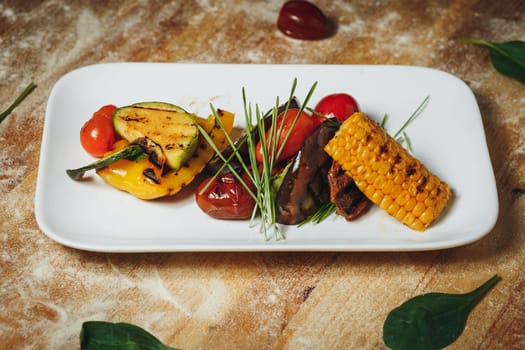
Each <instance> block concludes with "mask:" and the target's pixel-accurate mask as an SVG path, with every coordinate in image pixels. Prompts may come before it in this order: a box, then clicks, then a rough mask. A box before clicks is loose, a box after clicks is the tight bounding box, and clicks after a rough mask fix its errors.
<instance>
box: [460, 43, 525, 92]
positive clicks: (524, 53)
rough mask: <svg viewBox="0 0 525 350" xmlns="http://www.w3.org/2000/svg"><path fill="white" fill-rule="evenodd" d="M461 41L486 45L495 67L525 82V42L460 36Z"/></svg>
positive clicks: (502, 72)
mask: <svg viewBox="0 0 525 350" xmlns="http://www.w3.org/2000/svg"><path fill="white" fill-rule="evenodd" d="M459 40H460V41H462V42H464V43H469V44H475V45H480V46H483V47H486V48H487V49H488V50H489V53H490V59H491V60H492V65H493V66H494V68H495V69H496V70H497V71H498V72H500V73H501V74H504V75H506V76H508V77H510V78H513V79H516V80H517V81H519V82H521V83H523V84H525V42H523V41H519V40H514V41H507V42H503V43H494V42H490V41H485V40H480V39H473V38H460V39H459Z"/></svg>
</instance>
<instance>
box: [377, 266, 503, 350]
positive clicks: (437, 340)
mask: <svg viewBox="0 0 525 350" xmlns="http://www.w3.org/2000/svg"><path fill="white" fill-rule="evenodd" d="M500 279H501V278H500V277H499V276H498V275H494V276H493V277H492V278H490V279H489V280H488V281H486V282H485V283H483V284H482V285H481V286H479V287H478V288H476V289H475V290H473V291H472V292H470V293H466V294H446V293H428V294H423V295H418V296H416V297H414V298H411V299H409V300H408V301H406V302H405V303H403V304H401V306H399V307H397V308H395V309H393V310H392V311H391V312H390V313H389V314H388V316H387V318H386V320H385V323H384V325H383V341H384V342H385V344H386V345H387V346H388V347H390V348H391V349H394V350H402V349H411V350H418V349H424V350H432V349H436V350H437V349H442V348H444V347H446V346H448V345H450V344H452V343H453V342H454V341H455V340H456V339H457V338H458V337H459V336H460V335H461V333H462V332H463V329H464V328H465V324H466V322H467V317H468V315H469V313H470V311H471V310H472V309H473V308H474V306H476V304H477V303H478V301H479V300H480V299H481V297H482V296H483V295H484V294H485V293H487V292H488V291H489V289H490V288H492V287H493V286H494V285H495V284H496V283H497V282H498V281H499V280H500Z"/></svg>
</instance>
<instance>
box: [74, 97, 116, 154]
mask: <svg viewBox="0 0 525 350" xmlns="http://www.w3.org/2000/svg"><path fill="white" fill-rule="evenodd" d="M115 108H116V107H115V106H112V105H107V106H104V107H102V108H100V109H99V110H98V111H97V112H95V113H94V114H93V116H92V117H91V118H90V119H89V120H88V121H87V122H86V123H85V124H84V126H82V129H80V143H81V144H82V147H84V149H85V150H86V152H88V153H89V154H91V155H92V156H94V157H97V158H100V157H102V156H103V155H104V153H106V152H107V151H109V150H111V148H112V147H113V144H114V143H115V130H114V129H113V121H112V117H111V116H112V113H113V111H114V110H115Z"/></svg>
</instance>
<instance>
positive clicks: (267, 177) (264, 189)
mask: <svg viewBox="0 0 525 350" xmlns="http://www.w3.org/2000/svg"><path fill="white" fill-rule="evenodd" d="M316 86H317V83H314V84H313V85H312V87H311V88H310V90H309V91H308V94H307V96H306V97H305V99H304V103H303V104H302V106H301V107H300V108H299V112H298V113H297V115H296V117H295V118H294V120H293V121H292V124H291V127H290V128H289V129H288V131H287V133H286V134H284V138H283V142H282V143H281V144H280V146H279V147H275V145H279V143H278V142H277V140H280V139H281V136H282V133H283V131H284V124H285V123H278V122H277V116H278V110H279V106H280V103H279V98H278V97H277V99H276V103H275V106H274V107H273V108H272V111H271V124H270V127H269V128H266V127H265V123H264V119H265V117H266V114H263V113H261V111H260V109H259V106H258V105H255V111H254V109H253V108H252V104H251V103H250V102H248V99H247V97H246V90H245V89H244V88H243V89H242V98H243V106H244V117H245V124H246V128H245V132H246V137H245V142H247V145H248V147H247V148H248V156H249V157H248V159H249V160H248V162H246V161H245V160H244V159H243V158H242V157H241V155H240V154H239V148H240V147H241V146H242V145H236V144H235V143H234V141H233V140H232V139H231V137H229V135H228V136H227V138H226V139H227V141H228V145H229V147H230V148H231V150H232V154H231V155H230V156H229V157H228V158H227V157H226V156H224V155H223V154H222V152H221V151H220V150H219V149H218V147H217V146H216V145H215V144H214V143H213V141H212V140H211V139H210V138H208V137H206V135H203V136H204V137H205V138H206V141H207V142H208V143H209V144H210V146H211V147H212V148H213V150H214V151H215V152H216V153H217V155H218V157H219V158H220V159H221V160H222V161H223V162H224V165H223V166H222V167H221V168H220V169H218V170H217V172H216V173H215V175H214V177H216V176H218V175H219V174H220V172H221V171H222V170H223V169H224V168H225V167H226V168H228V170H229V171H230V172H231V173H232V174H233V175H234V176H235V178H236V179H237V180H238V181H239V182H240V184H241V185H242V186H243V187H244V188H245V189H246V191H247V192H248V194H249V195H250V196H251V197H252V198H253V200H254V201H255V207H254V212H253V215H252V219H251V222H250V226H253V225H254V224H255V219H256V216H257V214H259V217H260V222H259V227H260V232H261V233H262V234H263V235H264V236H265V238H266V239H270V238H272V237H273V238H274V239H276V240H280V239H284V235H283V233H282V231H281V229H280V227H279V225H278V223H277V222H276V212H275V186H274V181H275V175H274V167H275V165H276V163H277V159H278V158H279V155H280V154H281V153H282V151H283V149H284V145H285V144H286V141H287V140H288V138H289V137H290V135H291V132H292V130H293V127H294V126H295V124H296V122H297V120H298V119H299V116H300V115H301V113H302V111H303V110H304V106H306V105H307V103H308V101H309V100H310V98H311V96H312V94H313V92H314V90H315V87H316ZM296 87H297V79H294V81H293V84H292V88H291V90H290V95H289V97H288V100H287V101H288V102H287V103H286V105H285V109H284V111H283V112H284V113H285V114H286V113H287V111H288V108H289V106H290V103H291V101H293V98H294V96H295V90H296ZM211 110H212V113H213V114H214V115H215V114H216V109H215V108H214V107H213V106H211ZM219 126H220V127H221V128H223V126H222V124H221V123H219ZM253 136H257V138H256V137H253ZM255 139H258V140H259V142H260V144H261V153H262V159H263V162H262V164H258V162H257V157H256V152H255V149H256V144H255V141H254V140H255ZM234 157H235V158H236V159H237V160H238V162H239V164H240V166H241V169H237V168H235V167H233V166H232V165H231V164H230V161H231V160H232V159H233V158H234ZM243 174H246V176H247V177H248V181H250V182H251V184H253V186H250V185H249V184H247V183H246V181H245V180H244V179H243V176H242V175H243ZM212 178H213V177H212ZM209 183H211V181H210V182H209ZM252 188H254V189H255V191H252ZM202 191H203V192H204V191H206V186H204V188H203V189H202ZM270 232H271V233H272V234H270Z"/></svg>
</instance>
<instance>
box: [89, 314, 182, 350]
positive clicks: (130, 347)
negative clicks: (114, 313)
mask: <svg viewBox="0 0 525 350" xmlns="http://www.w3.org/2000/svg"><path fill="white" fill-rule="evenodd" d="M80 349H81V350H99V349H104V350H176V349H175V348H171V347H169V346H166V345H164V344H162V343H161V342H160V340H158V339H157V338H155V336H153V335H152V334H151V333H149V332H147V331H145V330H144V329H142V328H140V327H138V326H135V325H132V324H129V323H122V322H120V323H111V322H104V321H88V322H84V323H83V324H82V331H81V332H80Z"/></svg>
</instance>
